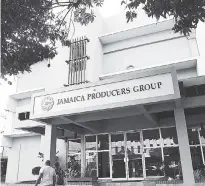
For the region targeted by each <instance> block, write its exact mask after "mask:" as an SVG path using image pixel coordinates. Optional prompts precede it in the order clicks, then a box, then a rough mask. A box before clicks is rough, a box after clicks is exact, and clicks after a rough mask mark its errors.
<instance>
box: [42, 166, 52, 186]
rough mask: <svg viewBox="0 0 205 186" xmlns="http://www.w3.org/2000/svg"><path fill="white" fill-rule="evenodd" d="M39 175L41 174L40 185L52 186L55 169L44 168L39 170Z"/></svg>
mask: <svg viewBox="0 0 205 186" xmlns="http://www.w3.org/2000/svg"><path fill="white" fill-rule="evenodd" d="M39 173H40V174H43V176H42V178H41V185H43V186H46V185H53V177H54V176H56V172H55V169H53V168H52V167H50V166H44V167H42V168H41V170H40V172H39Z"/></svg>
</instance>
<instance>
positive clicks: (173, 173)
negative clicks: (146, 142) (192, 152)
mask: <svg viewBox="0 0 205 186" xmlns="http://www.w3.org/2000/svg"><path fill="white" fill-rule="evenodd" d="M161 136H162V142H163V143H162V145H163V154H164V156H163V158H164V171H165V175H166V177H169V178H172V179H174V180H183V177H182V169H181V160H180V153H179V145H178V138H177V132H176V128H175V127H171V128H161Z"/></svg>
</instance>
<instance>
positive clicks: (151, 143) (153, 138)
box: [143, 129, 161, 148]
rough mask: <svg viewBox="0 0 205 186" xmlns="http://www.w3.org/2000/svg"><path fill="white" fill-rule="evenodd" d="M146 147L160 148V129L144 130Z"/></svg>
mask: <svg viewBox="0 0 205 186" xmlns="http://www.w3.org/2000/svg"><path fill="white" fill-rule="evenodd" d="M143 140H144V147H145V148H146V147H159V146H160V145H161V144H160V135H159V129H153V130H143Z"/></svg>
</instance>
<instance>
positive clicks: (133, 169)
mask: <svg viewBox="0 0 205 186" xmlns="http://www.w3.org/2000/svg"><path fill="white" fill-rule="evenodd" d="M126 148H127V161H126V162H127V174H128V175H127V178H128V179H129V180H132V179H135V180H137V179H139V180H142V179H143V178H144V169H143V153H142V152H143V150H142V143H141V135H140V132H135V133H126Z"/></svg>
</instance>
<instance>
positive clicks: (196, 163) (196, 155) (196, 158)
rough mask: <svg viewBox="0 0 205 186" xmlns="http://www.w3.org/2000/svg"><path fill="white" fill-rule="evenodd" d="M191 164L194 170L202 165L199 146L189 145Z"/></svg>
mask: <svg viewBox="0 0 205 186" xmlns="http://www.w3.org/2000/svg"><path fill="white" fill-rule="evenodd" d="M190 151H191V158H192V165H193V169H194V170H198V169H200V167H201V165H203V161H202V154H201V148H200V147H199V146H198V147H190Z"/></svg>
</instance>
